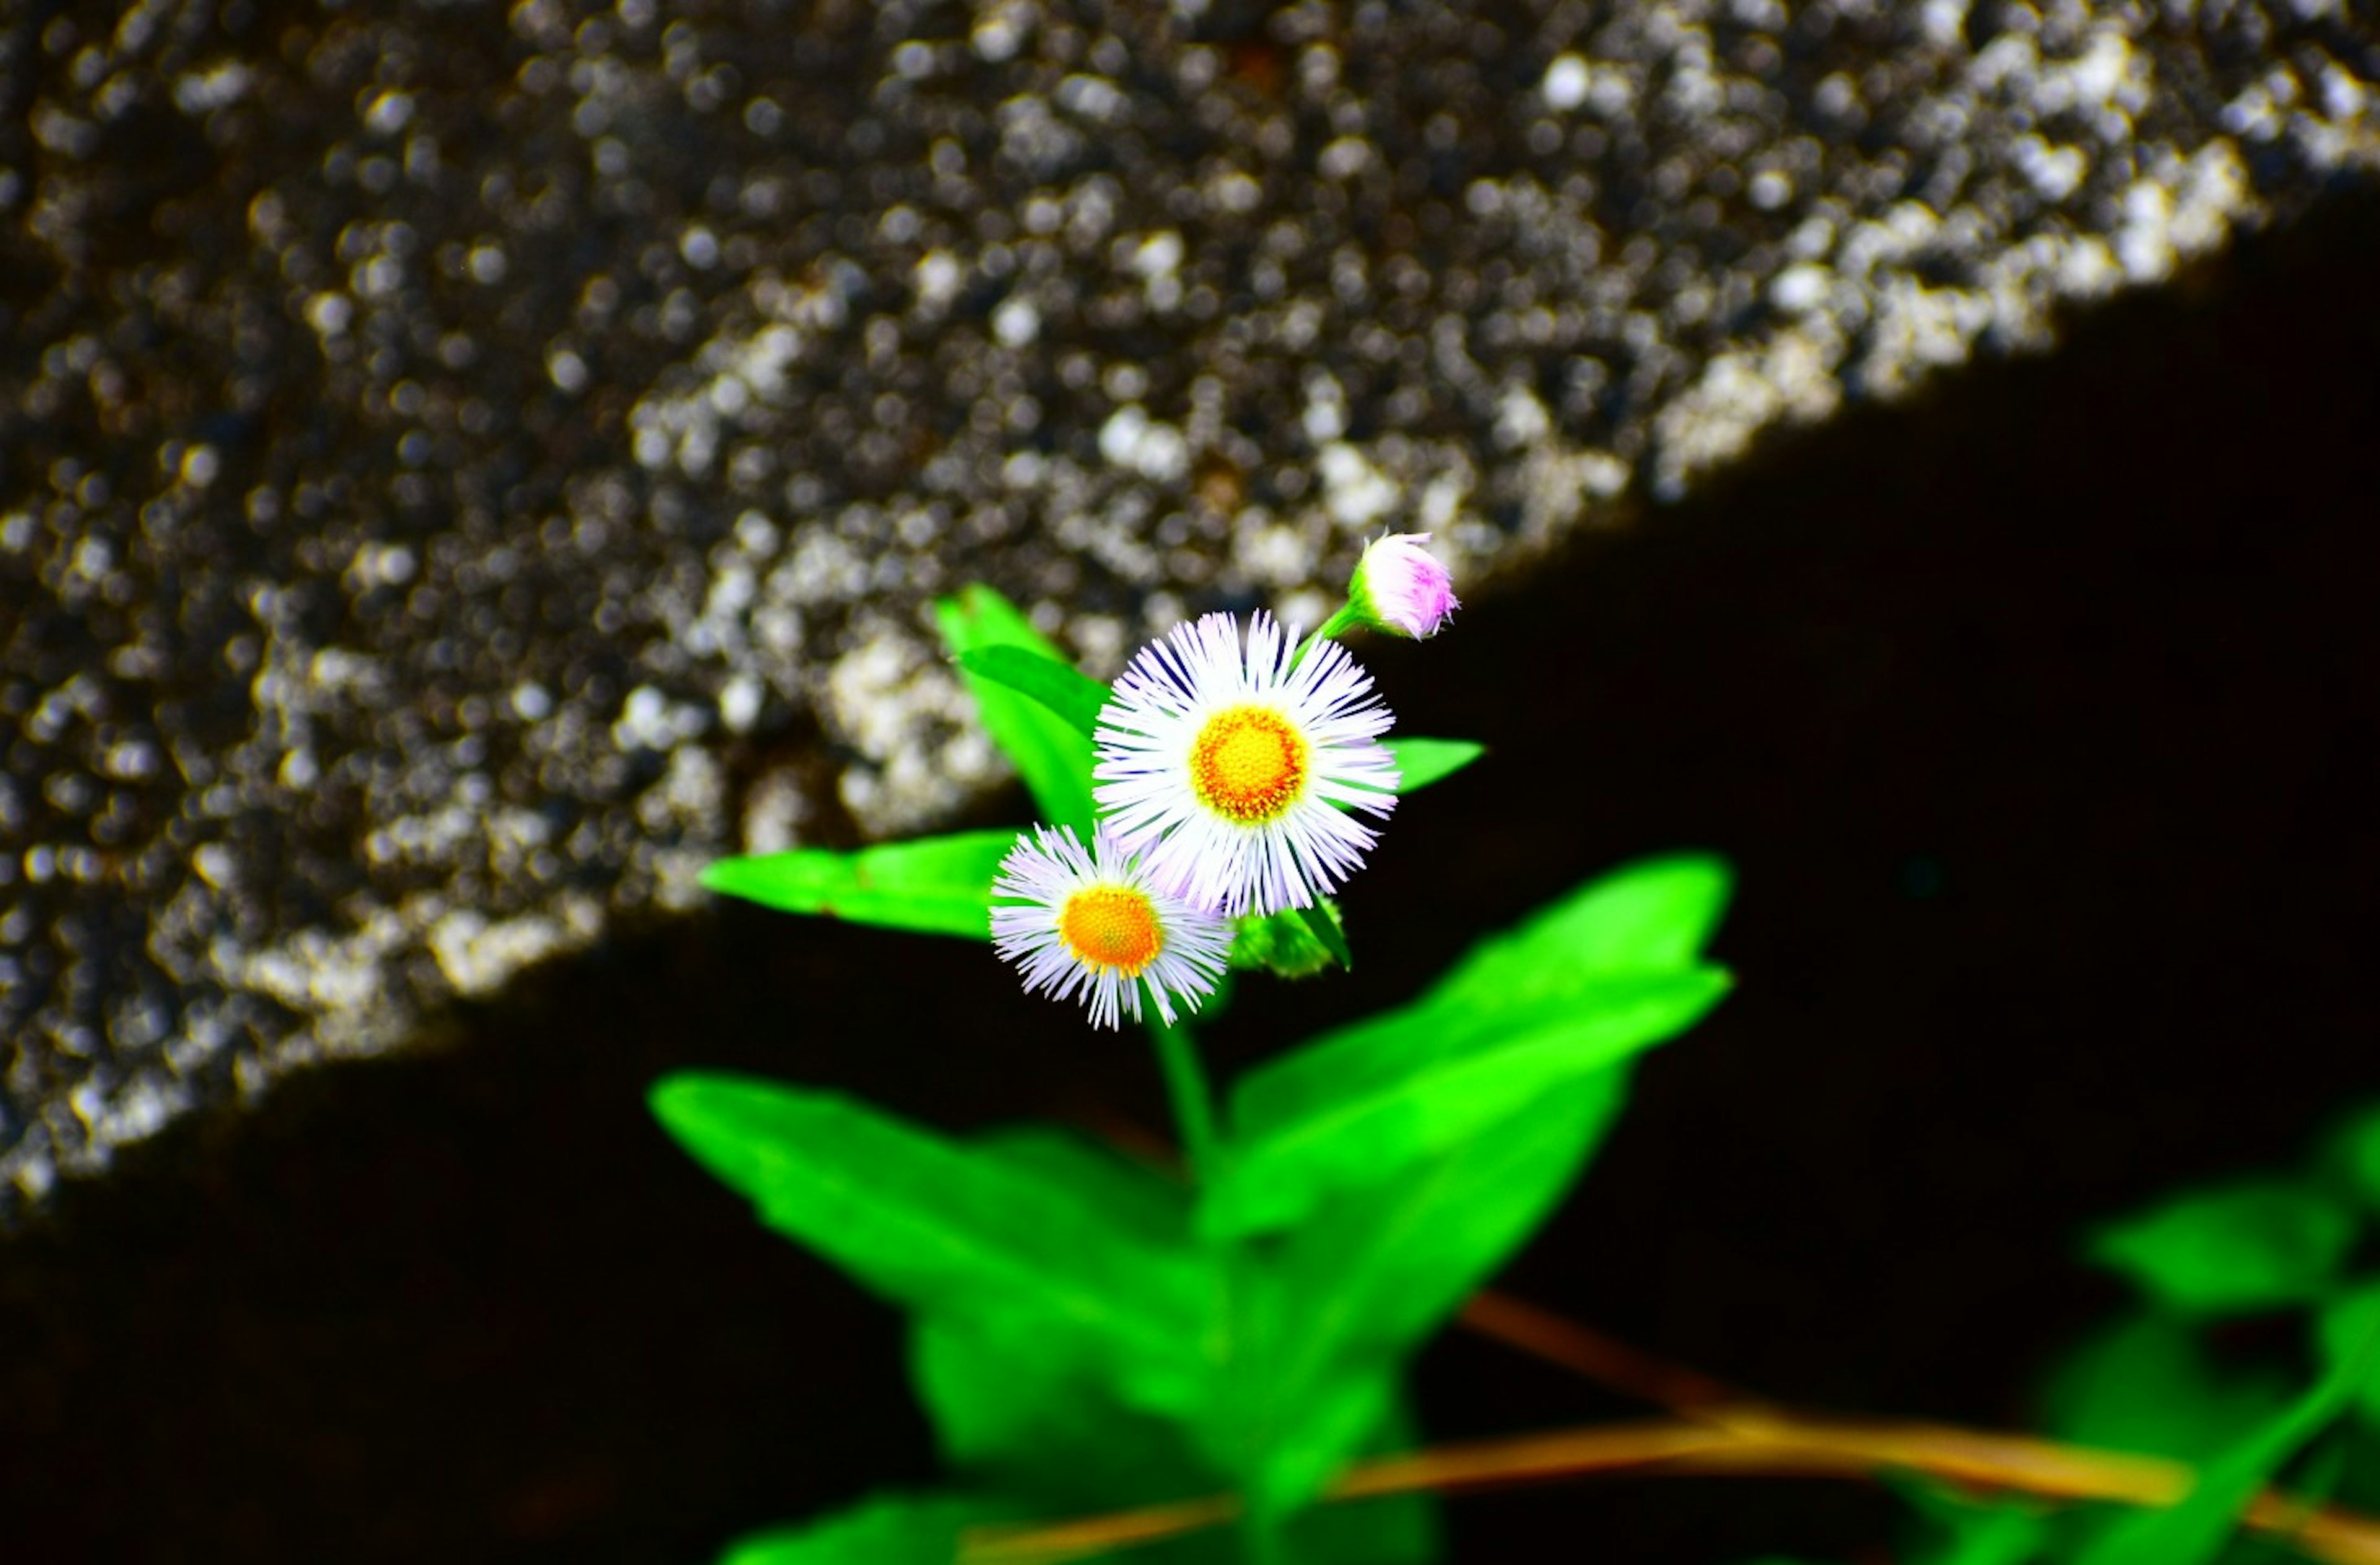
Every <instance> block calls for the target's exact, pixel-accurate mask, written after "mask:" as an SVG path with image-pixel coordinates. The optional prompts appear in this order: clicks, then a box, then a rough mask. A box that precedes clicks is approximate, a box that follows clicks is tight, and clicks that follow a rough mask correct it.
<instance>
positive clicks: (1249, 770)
mask: <svg viewBox="0 0 2380 1565" xmlns="http://www.w3.org/2000/svg"><path fill="white" fill-rule="evenodd" d="M1295 648H1296V637H1295V636H1294V635H1288V636H1284V635H1283V634H1282V633H1281V626H1280V625H1276V624H1275V623H1274V622H1273V620H1272V617H1271V616H1270V615H1269V614H1265V613H1257V614H1255V615H1254V616H1252V617H1251V619H1250V621H1249V625H1248V635H1247V645H1246V649H1245V654H1244V653H1243V650H1242V648H1241V644H1240V631H1239V625H1238V624H1237V623H1236V622H1235V621H1234V620H1233V618H1232V616H1231V615H1229V614H1208V615H1207V616H1206V617H1205V618H1204V619H1201V620H1199V621H1198V622H1197V623H1196V625H1181V626H1177V627H1176V628H1175V629H1174V630H1173V632H1172V634H1171V635H1169V636H1167V637H1165V638H1164V639H1163V640H1161V641H1152V642H1150V643H1149V644H1148V645H1147V646H1146V647H1144V648H1142V649H1140V651H1139V653H1138V655H1136V656H1135V658H1134V659H1133V661H1132V664H1131V666H1130V667H1128V668H1126V669H1125V670H1124V671H1123V677H1121V678H1120V679H1118V680H1117V681H1116V683H1115V694H1114V696H1113V697H1112V698H1111V699H1110V700H1109V702H1108V704H1107V706H1106V707H1105V708H1104V709H1103V710H1101V711H1100V712H1099V730H1098V733H1097V734H1096V736H1095V737H1096V740H1097V743H1098V746H1099V759H1098V762H1097V763H1096V764H1095V765H1094V766H1093V767H1092V769H1091V776H1092V779H1093V783H1092V789H1091V794H1092V797H1093V798H1094V799H1095V800H1097V801H1098V804H1099V809H1100V811H1101V812H1102V813H1103V814H1104V815H1106V816H1108V817H1109V818H1110V819H1109V824H1111V826H1113V828H1114V829H1115V833H1116V836H1117V838H1118V839H1119V840H1120V841H1122V842H1123V843H1125V844H1126V845H1127V846H1129V847H1131V848H1133V849H1134V850H1135V851H1136V852H1138V853H1139V854H1140V855H1141V856H1142V859H1143V861H1144V862H1145V863H1146V864H1147V867H1148V872H1149V874H1150V875H1151V876H1152V877H1154V878H1155V880H1156V881H1157V883H1158V884H1160V885H1161V886H1164V887H1166V888H1167V889H1168V890H1171V891H1172V892H1175V893H1176V894H1178V895H1180V896H1182V897H1184V898H1185V899H1187V900H1188V901H1190V902H1193V903H1195V904H1197V905H1199V906H1201V907H1212V908H1215V909H1218V910H1219V911H1220V912H1222V913H1223V914H1225V915H1227V916H1233V917H1236V916H1239V915H1241V914H1245V913H1259V914H1263V913H1278V912H1280V911H1281V909H1283V908H1287V907H1310V906H1312V905H1313V904H1314V899H1315V898H1316V897H1317V896H1319V895H1321V894H1322V893H1323V892H1329V891H1330V890H1331V889H1332V888H1333V887H1335V886H1337V885H1338V884H1339V883H1340V882H1341V881H1342V880H1345V879H1346V878H1347V877H1348V875H1350V874H1351V873H1353V872H1354V870H1356V869H1358V868H1361V867H1363V863H1364V855H1365V853H1366V850H1368V849H1369V848H1370V847H1371V845H1372V843H1374V842H1376V841H1378V838H1377V836H1376V835H1375V833H1374V832H1373V831H1371V830H1370V829H1369V828H1367V827H1365V826H1361V825H1358V824H1357V823H1356V822H1355V820H1354V819H1353V818H1352V817H1350V816H1349V815H1348V814H1347V813H1346V810H1345V809H1344V808H1342V806H1344V807H1353V808H1354V809H1360V810H1365V811H1368V812H1369V813H1371V814H1373V815H1386V814H1387V813H1388V812H1389V810H1390V807H1393V806H1394V805H1395V804H1396V802H1397V796H1396V788H1397V763H1396V759H1395V758H1394V757H1392V756H1390V754H1389V752H1388V749H1387V748H1386V746H1382V745H1381V744H1380V743H1379V737H1380V735H1381V734H1385V733H1387V732H1388V729H1389V724H1390V722H1394V721H1395V720H1394V718H1393V717H1391V716H1390V712H1389V710H1388V708H1386V707H1384V706H1382V705H1381V704H1380V699H1379V697H1378V695H1377V694H1376V693H1375V692H1374V691H1373V689H1372V676H1371V675H1370V674H1368V673H1365V672H1364V671H1363V669H1362V668H1361V667H1360V666H1359V665H1358V664H1357V663H1356V661H1355V660H1354V658H1352V657H1350V656H1348V655H1347V649H1345V648H1343V647H1342V646H1340V645H1339V644H1338V643H1336V642H1333V641H1322V642H1318V643H1317V644H1316V645H1315V646H1314V648H1313V649H1311V650H1310V651H1308V652H1307V653H1306V655H1305V661H1302V662H1299V661H1296V652H1295Z"/></svg>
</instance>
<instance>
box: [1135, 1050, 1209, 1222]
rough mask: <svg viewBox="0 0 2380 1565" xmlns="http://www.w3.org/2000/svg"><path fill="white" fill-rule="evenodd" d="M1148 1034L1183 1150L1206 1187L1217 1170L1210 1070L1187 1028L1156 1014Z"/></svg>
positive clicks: (1192, 1170)
mask: <svg viewBox="0 0 2380 1565" xmlns="http://www.w3.org/2000/svg"><path fill="white" fill-rule="evenodd" d="M1148 1031H1149V1036H1150V1037H1154V1038H1155V1039H1156V1040H1157V1063H1158V1067H1159V1068H1160V1070H1162V1071H1163V1072H1164V1073H1165V1095H1166V1096H1167V1097H1168V1098H1172V1100H1173V1123H1174V1126H1175V1128H1177V1129H1178V1130H1179V1131H1180V1132H1181V1133H1182V1150H1183V1152H1184V1154H1185V1155H1186V1156H1187V1157H1188V1158H1189V1159H1190V1172H1191V1175H1192V1177H1193V1178H1194V1179H1196V1180H1197V1181H1198V1182H1199V1183H1202V1184H1203V1183H1205V1182H1206V1181H1207V1179H1208V1176H1209V1175H1210V1174H1211V1173H1212V1172H1213V1171H1214V1163H1215V1099H1214V1095H1213V1094H1212V1093H1211V1092H1210V1091H1209V1090H1208V1086H1207V1068H1206V1066H1204V1065H1203V1064H1201V1063H1199V1061H1198V1044H1197V1040H1196V1039H1195V1038H1193V1037H1191V1036H1190V1029H1189V1027H1188V1026H1186V1025H1178V1024H1177V1025H1173V1026H1168V1025H1166V1024H1165V1022H1164V1020H1163V1018H1161V1017H1158V1016H1154V1015H1152V1016H1150V1017H1149V1018H1148Z"/></svg>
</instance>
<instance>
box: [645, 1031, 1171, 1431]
mask: <svg viewBox="0 0 2380 1565" xmlns="http://www.w3.org/2000/svg"><path fill="white" fill-rule="evenodd" d="M651 1101H652V1108H653V1112H654V1114H655V1115H656V1116H657V1117H658V1118H659V1119H660V1120H661V1122H662V1125H663V1126H664V1127H665V1128H666V1129H668V1131H669V1132H670V1134H672V1135H674V1137H676V1139H677V1141H678V1143H679V1144H680V1145H681V1146H684V1147H685V1148H686V1151H688V1152H689V1153H691V1154H693V1156H694V1158H695V1159H696V1160H697V1161H698V1162H700V1163H701V1164H702V1165H703V1166H704V1167H705V1168H707V1169H708V1170H710V1172H711V1173H712V1174H713V1175H715V1176H716V1177H717V1178H718V1179H720V1180H721V1181H722V1183H726V1184H727V1185H729V1186H730V1187H732V1188H734V1189H735V1190H737V1191H740V1192H742V1193H743V1194H744V1195H746V1196H747V1197H749V1198H750V1199H751V1201H752V1203H753V1205H754V1207H756V1208H757V1209H758V1210H759V1216H760V1220H761V1221H763V1222H764V1223H766V1224H768V1225H769V1226H770V1227H771V1228H773V1229H776V1230H777V1231H780V1232H782V1233H785V1234H789V1235H791V1236H792V1237H793V1238H795V1239H797V1240H799V1241H801V1242H802V1243H803V1244H806V1245H807V1246H808V1247H809V1248H811V1249H813V1250H815V1251H817V1252H818V1253H819V1254H820V1255H821V1256H825V1257H826V1258H827V1259H829V1260H831V1261H832V1262H834V1263H835V1265H837V1266H839V1267H841V1268H843V1269H844V1270H845V1271H847V1272H849V1273H850V1274H851V1275H852V1276H853V1277H854V1278H855V1279H856V1280H858V1281H859V1282H861V1283H862V1284H863V1285H865V1286H867V1287H868V1288H869V1289H871V1290H872V1291H874V1292H877V1293H880V1294H881V1295H883V1296H884V1297H886V1298H889V1299H891V1300H892V1301H894V1302H895V1303H898V1304H904V1305H906V1306H907V1307H908V1308H910V1309H913V1310H916V1311H918V1312H919V1313H921V1314H929V1315H933V1316H942V1317H947V1318H950V1319H952V1320H954V1321H960V1322H970V1321H973V1322H981V1323H985V1324H986V1326H987V1328H1000V1327H1003V1326H1007V1325H1010V1324H1012V1323H1013V1322H1014V1321H1016V1320H1018V1319H1022V1320H1025V1321H1028V1322H1031V1323H1034V1324H1036V1325H1038V1328H1040V1329H1041V1330H1042V1332H1043V1351H1044V1352H1045V1353H1048V1354H1050V1355H1052V1356H1061V1355H1066V1354H1081V1355H1083V1356H1084V1357H1085V1358H1086V1359H1087V1360H1088V1361H1089V1362H1090V1363H1091V1364H1093V1365H1096V1366H1097V1367H1098V1369H1099V1373H1100V1374H1102V1375H1106V1376H1110V1377H1113V1378H1114V1380H1115V1381H1116V1383H1117V1384H1118V1387H1119V1392H1120V1394H1121V1395H1122V1396H1123V1399H1124V1400H1125V1401H1127V1402H1129V1403H1131V1404H1133V1405H1135V1406H1141V1407H1147V1408H1151V1409H1157V1410H1164V1411H1183V1410H1187V1409H1191V1408H1195V1407H1196V1406H1197V1405H1199V1404H1200V1403H1201V1402H1202V1401H1203V1400H1204V1399H1205V1398H1206V1396H1207V1395H1208V1384H1207V1381H1208V1375H1207V1372H1206V1359H1207V1353H1208V1325H1209V1316H1210V1314H1211V1305H1212V1296H1213V1289H1214V1283H1213V1280H1212V1279H1211V1277H1210V1276H1209V1274H1208V1269H1207V1268H1206V1267H1205V1265H1204V1264H1203V1262H1202V1259H1201V1257H1200V1256H1198V1255H1197V1254H1196V1252H1193V1251H1189V1250H1184V1249H1172V1250H1169V1249H1166V1248H1163V1247H1160V1246H1159V1245H1156V1244H1149V1243H1147V1242H1145V1241H1144V1240H1142V1239H1141V1238H1139V1237H1137V1236H1135V1235H1134V1234H1132V1233H1130V1232H1127V1231H1123V1229H1121V1228H1120V1227H1119V1226H1118V1225H1117V1223H1116V1222H1115V1221H1114V1220H1112V1219H1111V1218H1110V1217H1109V1216H1108V1215H1107V1214H1106V1213H1105V1212H1103V1211H1102V1210H1100V1208H1099V1206H1098V1205H1096V1204H1095V1203H1094V1201H1092V1200H1090V1199H1087V1198H1086V1197H1085V1196H1084V1195H1081V1194H1079V1193H1078V1192H1075V1191H1074V1190H1070V1189H1068V1188H1066V1187H1065V1186H1063V1185H1062V1184H1058V1183H1052V1182H1050V1180H1048V1179H1047V1178H1045V1177H1043V1176H1041V1175H1040V1174H1038V1173H1037V1172H1034V1171H1029V1170H1027V1169H1026V1168H1024V1167H1021V1166H1019V1164H1018V1163H1017V1162H1016V1161H1015V1160H1014V1159H1009V1158H1003V1157H1002V1156H999V1155H997V1154H987V1153H983V1152H978V1151H972V1150H970V1149H968V1148H965V1147H963V1146H955V1145H953V1144H952V1143H950V1142H948V1141H945V1140H943V1139H942V1138H941V1137H940V1136H937V1135H933V1134H929V1133H928V1132H926V1131H924V1130H921V1129H919V1128H917V1127H916V1126H914V1125H910V1124H906V1123H904V1122H901V1121H899V1120H896V1119H894V1118H892V1116H890V1115H887V1114H883V1113H880V1112H879V1111H877V1110H873V1109H870V1108H868V1107H867V1106H865V1105H863V1104H859V1103H856V1102H853V1101H851V1100H849V1099H846V1098H839V1097H836V1096H834V1095H832V1094H827V1093H817V1092H807V1091H804V1090H802V1089H800V1088H797V1087H791V1086H782V1085H779V1084H776V1083H772V1082H762V1081H754V1080H749V1079H747V1078H742V1077H736V1076H727V1075H713V1074H698V1073H687V1074H678V1075H673V1076H670V1077H667V1078H665V1079H664V1080H663V1081H662V1083H661V1084H660V1085H659V1086H656V1087H655V1088H654V1089H653V1092H652V1098H651Z"/></svg>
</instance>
